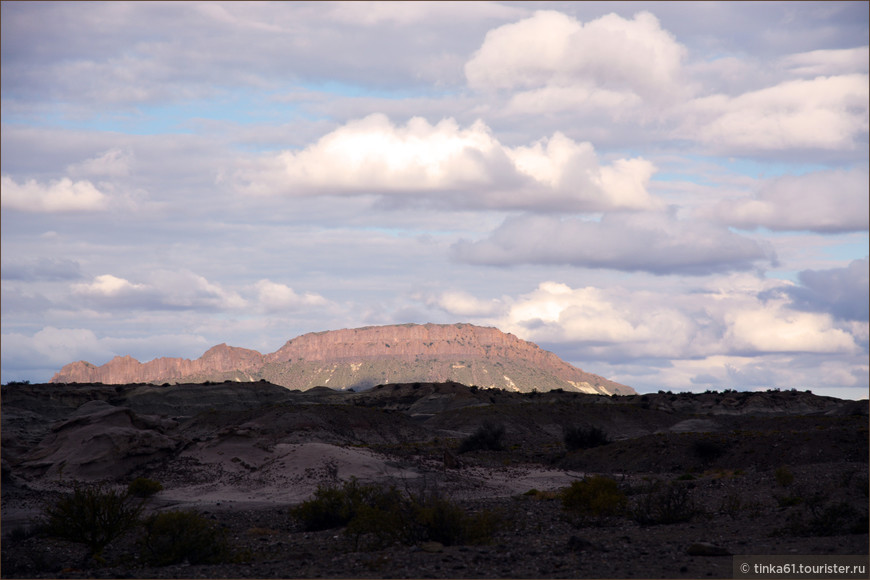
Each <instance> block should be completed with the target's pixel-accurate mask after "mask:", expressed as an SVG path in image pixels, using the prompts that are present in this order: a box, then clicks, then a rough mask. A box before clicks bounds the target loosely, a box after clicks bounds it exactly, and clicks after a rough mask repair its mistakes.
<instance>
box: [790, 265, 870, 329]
mask: <svg viewBox="0 0 870 580" xmlns="http://www.w3.org/2000/svg"><path fill="white" fill-rule="evenodd" d="M868 264H870V261H868V259H867V258H864V259H863V260H853V261H852V262H850V263H849V265H848V266H846V267H845V268H832V269H830V270H804V271H802V272H800V274H798V279H799V280H800V283H801V285H800V286H794V287H791V288H788V289H787V290H786V293H787V294H788V295H789V296H790V297H791V299H792V301H793V307H794V308H797V309H799V310H804V311H809V312H827V313H830V314H832V315H833V316H836V317H837V318H840V319H843V320H854V321H858V322H866V321H867V320H868V318H870V266H868Z"/></svg>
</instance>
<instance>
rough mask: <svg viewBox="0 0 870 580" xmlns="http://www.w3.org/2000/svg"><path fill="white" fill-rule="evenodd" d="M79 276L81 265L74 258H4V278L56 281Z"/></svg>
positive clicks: (73, 278)
mask: <svg viewBox="0 0 870 580" xmlns="http://www.w3.org/2000/svg"><path fill="white" fill-rule="evenodd" d="M80 277H81V267H80V265H79V263H78V262H77V261H75V260H69V259H66V258H36V259H30V260H16V259H14V258H13V259H12V260H11V261H9V260H4V262H3V269H2V278H3V279H4V280H25V281H37V280H40V281H58V280H75V279H76V278H80Z"/></svg>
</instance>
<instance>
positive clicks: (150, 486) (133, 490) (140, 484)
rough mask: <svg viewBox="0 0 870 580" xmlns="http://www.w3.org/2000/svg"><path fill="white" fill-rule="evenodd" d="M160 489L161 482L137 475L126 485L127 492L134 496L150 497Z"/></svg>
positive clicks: (161, 488)
mask: <svg viewBox="0 0 870 580" xmlns="http://www.w3.org/2000/svg"><path fill="white" fill-rule="evenodd" d="M160 491H163V484H161V483H160V482H159V481H154V480H153V479H148V478H147V477H137V478H136V479H134V480H133V481H131V482H130V485H128V486H127V492H128V493H129V494H130V495H133V496H135V497H142V498H145V497H151V496H152V495H154V494H155V493H158V492H160Z"/></svg>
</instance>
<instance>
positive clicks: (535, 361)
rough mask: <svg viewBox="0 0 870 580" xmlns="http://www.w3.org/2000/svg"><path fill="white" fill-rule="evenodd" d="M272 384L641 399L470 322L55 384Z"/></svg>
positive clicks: (225, 352) (118, 367)
mask: <svg viewBox="0 0 870 580" xmlns="http://www.w3.org/2000/svg"><path fill="white" fill-rule="evenodd" d="M260 379H266V380H269V381H271V382H273V383H274V384H277V385H281V386H283V387H287V388H289V389H300V390H307V389H311V388H313V387H316V386H319V385H320V386H322V385H326V386H328V387H330V388H333V389H335V388H337V389H350V388H355V389H361V388H368V387H372V386H375V385H377V384H382V383H385V382H386V383H397V382H415V381H427V382H444V381H456V382H460V383H464V384H476V385H482V386H485V387H491V388H501V389H506V390H511V391H520V392H531V391H533V390H537V391H549V390H553V389H564V390H566V391H574V392H577V391H580V392H586V393H592V394H604V395H610V394H626V395H627V394H635V392H634V389H632V388H630V387H626V386H625V385H620V384H619V383H614V382H612V381H609V380H607V379H605V378H603V377H600V376H598V375H594V374H591V373H587V372H584V371H583V370H581V369H578V368H577V367H575V366H573V365H570V364H568V363H567V362H565V361H563V360H562V359H560V358H559V357H558V356H556V355H555V354H553V353H552V352H548V351H546V350H544V349H542V348H540V347H539V346H537V345H536V344H534V343H531V342H528V341H525V340H520V339H519V338H517V337H516V336H514V335H512V334H508V333H504V332H501V331H500V330H498V329H497V328H489V327H481V326H475V325H472V324H401V325H391V326H368V327H364V328H356V329H343V330H333V331H327V332H313V333H309V334H304V335H302V336H299V337H297V338H294V339H293V340H290V341H288V342H287V343H286V344H284V346H282V347H281V348H280V349H278V350H277V351H275V352H273V353H271V354H266V355H263V354H260V353H259V352H257V351H255V350H249V349H245V348H237V347H231V346H227V345H226V344H219V345H217V346H214V347H212V348H210V349H209V350H208V351H206V352H205V354H203V355H202V356H201V357H200V358H198V359H195V360H190V359H182V358H167V357H163V358H158V359H154V360H152V361H149V362H146V363H140V362H139V361H138V360H136V359H134V358H132V357H130V356H123V357H122V356H116V357H115V358H113V359H112V360H110V361H109V362H107V363H106V364H104V365H102V366H96V365H93V364H91V363H88V362H85V361H79V362H74V363H70V364H68V365H66V366H64V367H63V368H62V369H61V370H60V371H59V372H58V373H57V374H55V375H54V377H52V379H51V382H52V383H104V384H132V383H162V382H169V383H181V382H205V381H235V382H242V383H251V382H257V381H259V380H260Z"/></svg>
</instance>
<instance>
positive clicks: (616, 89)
mask: <svg viewBox="0 0 870 580" xmlns="http://www.w3.org/2000/svg"><path fill="white" fill-rule="evenodd" d="M685 57H686V49H685V47H683V46H682V45H681V44H680V43H679V42H677V41H676V39H675V38H674V37H673V35H672V34H670V33H669V32H667V31H666V30H663V29H662V28H661V25H660V23H659V21H658V19H657V18H656V17H655V16H654V15H652V14H651V13H649V12H639V13H637V14H635V16H634V18H632V19H625V18H623V17H621V16H618V15H616V14H607V15H605V16H602V17H600V18H597V19H595V20H591V21H589V22H587V23H585V24H584V23H582V22H580V21H578V20H576V19H574V18H572V17H571V16H568V15H566V14H563V13H561V12H556V11H549V10H542V11H538V12H536V13H535V14H534V15H533V16H532V17H530V18H526V19H524V20H521V21H519V22H515V23H512V24H506V25H503V26H501V27H499V28H496V29H494V30H491V31H490V32H488V33H487V35H486V38H485V39H484V42H483V44H482V46H481V47H480V49H479V50H478V51H477V52H476V53H475V54H474V56H473V57H472V58H471V60H469V61H468V63H466V65H465V75H466V78H467V80H468V84H469V85H470V86H471V87H472V88H474V89H477V90H481V91H483V90H488V89H508V90H515V91H517V94H516V95H515V96H514V100H513V102H512V105H511V108H512V109H514V110H515V112H543V111H544V110H548V111H557V110H565V109H569V108H572V107H577V106H589V105H592V106H599V107H606V108H612V109H617V108H619V107H625V106H627V105H636V104H639V103H640V102H641V101H642V100H649V99H652V100H658V99H662V98H667V99H671V98H673V96H674V95H675V94H676V93H682V92H684V91H685V83H683V82H682V63H683V60H684V59H685Z"/></svg>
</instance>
